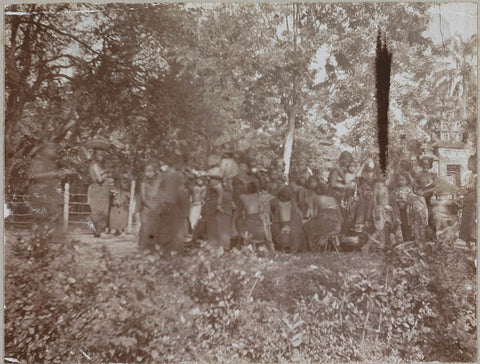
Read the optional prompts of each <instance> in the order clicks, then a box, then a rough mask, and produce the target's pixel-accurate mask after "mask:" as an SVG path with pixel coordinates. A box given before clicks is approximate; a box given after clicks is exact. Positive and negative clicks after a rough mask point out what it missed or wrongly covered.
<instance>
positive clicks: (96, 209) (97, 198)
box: [88, 161, 111, 234]
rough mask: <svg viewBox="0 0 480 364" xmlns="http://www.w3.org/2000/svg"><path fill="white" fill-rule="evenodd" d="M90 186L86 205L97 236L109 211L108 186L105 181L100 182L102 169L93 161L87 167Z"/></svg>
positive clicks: (105, 223) (106, 220)
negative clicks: (88, 207)
mask: <svg viewBox="0 0 480 364" xmlns="http://www.w3.org/2000/svg"><path fill="white" fill-rule="evenodd" d="M89 172H90V177H91V179H92V184H91V185H90V186H89V187H88V204H89V205H90V211H91V218H92V223H93V226H94V229H95V232H96V233H97V234H99V233H101V232H102V231H103V230H104V229H105V228H106V227H107V222H108V215H109V211H110V188H111V186H110V184H109V183H108V182H107V180H106V179H104V180H102V182H100V179H99V177H100V174H102V173H103V169H102V168H101V167H100V165H99V164H98V163H97V162H95V161H93V162H92V163H91V164H90V167H89Z"/></svg>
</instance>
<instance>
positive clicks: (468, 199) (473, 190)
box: [460, 155, 477, 245]
mask: <svg viewBox="0 0 480 364" xmlns="http://www.w3.org/2000/svg"><path fill="white" fill-rule="evenodd" d="M468 169H469V170H470V171H471V173H470V174H469V175H468V176H467V181H466V183H465V197H464V198H463V208H462V222H461V224H460V239H462V240H464V241H465V242H466V243H467V245H470V243H471V242H475V241H476V240H477V231H476V230H477V229H476V228H477V222H476V220H477V156H476V155H473V156H471V157H470V158H469V159H468Z"/></svg>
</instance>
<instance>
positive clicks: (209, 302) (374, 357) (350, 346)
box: [5, 230, 476, 362]
mask: <svg viewBox="0 0 480 364" xmlns="http://www.w3.org/2000/svg"><path fill="white" fill-rule="evenodd" d="M132 248H133V247H130V251H131V252H130V253H128V252H124V253H122V252H121V251H119V249H120V248H119V247H117V246H109V247H107V246H98V245H97V246H95V245H92V244H85V243H81V242H79V241H71V242H68V243H52V242H51V241H50V239H49V233H48V231H44V230H37V231H36V232H35V235H34V237H33V238H32V239H31V240H30V239H27V240H25V241H17V242H10V243H9V248H8V249H7V259H6V269H5V272H6V287H5V295H6V297H5V304H6V311H5V314H6V316H5V323H6V326H5V338H6V341H5V344H6V347H5V353H6V356H7V357H13V358H16V359H19V360H25V361H26V362H72V361H85V360H86V359H91V360H93V361H95V362H180V361H203V362H212V361H215V362H227V361H228V362H231V361H240V362H291V361H302V362H320V361H329V362H330V361H332V360H335V361H342V362H343V361H351V360H356V361H358V360H370V361H382V362H394V361H395V362H398V361H418V360H443V361H471V360H474V358H475V356H476V317H475V307H476V305H475V303H476V290H475V287H476V281H475V266H474V263H473V257H474V256H473V255H471V253H466V252H461V251H457V250H454V249H453V248H451V247H449V246H446V245H443V244H442V243H440V242H438V243H435V244H427V245H425V246H415V245H412V244H410V245H408V244H407V245H401V246H397V247H392V248H390V249H387V250H385V251H383V252H382V251H379V252H377V254H373V255H369V256H365V255H361V254H358V253H350V254H347V253H345V254H344V255H341V256H337V255H334V254H332V255H330V254H329V255H326V256H325V255H318V254H303V255H297V256H292V255H287V254H278V253H276V254H275V253H270V252H268V251H266V250H263V249H261V248H253V247H251V246H245V247H243V248H241V249H233V250H231V251H228V252H224V251H223V249H222V248H220V249H217V248H213V247H210V246H207V245H202V246H200V247H196V248H194V249H193V250H192V251H191V252H190V253H189V254H187V255H186V256H178V255H174V256H171V255H168V256H165V255H161V254H159V253H158V252H157V253H154V254H144V253H138V252H136V251H134V249H132Z"/></svg>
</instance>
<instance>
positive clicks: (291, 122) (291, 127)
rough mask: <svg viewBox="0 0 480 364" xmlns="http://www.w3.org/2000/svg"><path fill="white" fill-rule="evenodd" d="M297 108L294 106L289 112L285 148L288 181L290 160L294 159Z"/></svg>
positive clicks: (284, 160)
mask: <svg viewBox="0 0 480 364" xmlns="http://www.w3.org/2000/svg"><path fill="white" fill-rule="evenodd" d="M295 119H296V113H295V108H294V107H292V108H291V109H290V111H289V113H288V132H287V138H286V139H285V147H284V149H283V162H284V163H285V171H284V175H285V178H286V179H287V181H288V175H289V174H290V162H291V160H292V150H293V139H294V137H295Z"/></svg>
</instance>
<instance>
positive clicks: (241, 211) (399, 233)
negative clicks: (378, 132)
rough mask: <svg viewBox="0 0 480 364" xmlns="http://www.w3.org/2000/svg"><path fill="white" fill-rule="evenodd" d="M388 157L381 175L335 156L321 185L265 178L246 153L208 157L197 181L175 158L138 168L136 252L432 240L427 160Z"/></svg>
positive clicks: (470, 208)
mask: <svg viewBox="0 0 480 364" xmlns="http://www.w3.org/2000/svg"><path fill="white" fill-rule="evenodd" d="M393 157H394V159H393V160H392V161H391V163H390V164H389V167H388V170H387V172H386V173H382V172H381V171H380V168H379V166H378V165H377V163H376V162H375V159H374V158H372V157H369V158H366V159H365V160H364V162H363V163H361V164H359V163H357V162H356V161H355V160H354V158H353V155H352V154H351V153H349V152H343V153H341V155H340V158H339V160H338V163H337V164H336V165H335V166H334V167H333V168H331V169H330V171H329V175H328V180H326V181H324V180H322V178H321V177H320V176H317V175H314V174H313V173H312V171H311V169H309V168H307V167H305V166H302V167H299V168H294V169H293V171H292V172H291V173H290V175H289V178H288V179H287V178H285V176H284V167H285V166H284V164H283V161H282V160H281V159H280V158H279V159H277V160H275V161H274V162H273V163H272V165H271V166H270V167H269V168H263V167H261V166H258V164H257V159H256V156H255V153H254V152H253V151H252V150H249V151H247V152H246V153H244V154H243V155H238V154H236V153H235V152H234V149H233V145H232V144H230V143H227V144H225V145H224V146H223V148H222V150H219V151H216V152H213V153H212V154H211V155H210V156H209V157H208V168H206V169H205V171H196V170H191V169H189V168H188V167H187V165H186V161H185V159H184V158H183V156H182V153H181V152H180V151H177V153H174V154H173V157H172V156H171V157H169V160H166V161H164V162H163V165H161V163H158V162H157V161H155V160H152V161H149V162H147V163H146V165H145V173H144V178H143V181H142V183H141V189H140V194H139V199H138V204H137V210H138V212H139V220H140V223H141V228H140V232H139V244H140V246H141V247H142V248H152V247H154V246H155V245H160V246H163V247H164V248H166V249H171V248H174V249H177V250H182V249H183V243H184V242H185V237H186V234H187V233H188V232H189V231H190V232H191V234H192V236H193V241H196V240H198V239H205V240H207V241H208V242H209V243H210V244H217V245H219V246H223V247H224V248H225V249H228V248H230V247H232V246H234V245H237V244H241V243H244V242H252V243H256V244H260V243H264V244H266V245H267V247H269V248H272V249H273V248H275V249H279V250H284V251H290V252H302V251H306V250H316V249H320V248H322V247H325V246H326V244H328V243H329V242H333V243H334V244H335V243H336V244H338V243H339V241H340V240H341V239H339V237H350V238H352V237H353V238H357V243H358V241H359V240H362V241H363V244H365V246H366V247H369V246H370V245H371V244H374V243H377V244H387V243H390V242H401V241H402V242H403V241H426V240H433V239H435V233H436V232H437V231H436V230H437V229H436V228H437V224H436V221H435V219H434V215H435V213H434V211H433V208H432V196H433V195H434V192H435V185H436V183H435V181H436V175H435V173H433V172H432V171H431V169H432V162H433V158H432V157H431V156H428V155H424V156H420V157H418V156H411V157H408V158H405V157H404V156H403V155H402V154H399V155H396V156H395V155H394V156H393ZM469 168H470V170H471V174H470V176H469V178H468V183H467V186H466V190H465V191H464V192H465V193H466V194H467V195H466V196H468V198H465V200H464V203H463V211H464V213H463V214H462V224H461V232H460V233H461V234H460V237H461V238H462V239H464V240H465V241H467V243H470V242H471V241H474V240H476V232H475V224H476V223H475V221H476V216H475V204H476V195H474V194H475V183H476V180H475V178H476V156H472V157H471V158H470V161H469ZM334 238H335V239H334ZM347 240H348V239H347ZM350 241H351V239H350Z"/></svg>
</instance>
